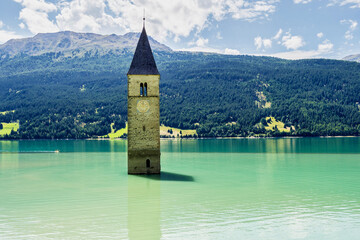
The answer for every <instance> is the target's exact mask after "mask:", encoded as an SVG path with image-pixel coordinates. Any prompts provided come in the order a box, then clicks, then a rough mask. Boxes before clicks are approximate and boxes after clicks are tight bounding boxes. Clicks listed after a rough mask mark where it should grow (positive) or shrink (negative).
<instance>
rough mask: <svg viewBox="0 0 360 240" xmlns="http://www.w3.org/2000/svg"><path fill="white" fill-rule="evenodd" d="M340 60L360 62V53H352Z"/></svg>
mask: <svg viewBox="0 0 360 240" xmlns="http://www.w3.org/2000/svg"><path fill="white" fill-rule="evenodd" d="M342 60H345V61H354V62H359V63H360V54H352V55H349V56H346V57H344V58H343V59H342Z"/></svg>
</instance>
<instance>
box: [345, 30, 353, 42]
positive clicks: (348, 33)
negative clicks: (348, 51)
mask: <svg viewBox="0 0 360 240" xmlns="http://www.w3.org/2000/svg"><path fill="white" fill-rule="evenodd" d="M344 37H345V39H346V40H351V39H353V38H354V35H353V34H352V32H351V31H350V30H349V31H346V32H345V36H344Z"/></svg>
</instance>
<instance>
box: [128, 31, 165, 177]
mask: <svg viewBox="0 0 360 240" xmlns="http://www.w3.org/2000/svg"><path fill="white" fill-rule="evenodd" d="M127 77H128V174H160V104H159V103H160V99H159V81H160V73H159V71H158V69H157V67H156V63H155V59H154V56H153V54H152V51H151V47H150V43H149V39H148V37H147V34H146V31H145V25H144V27H143V29H142V32H141V35H140V39H139V42H138V44H137V46H136V50H135V53H134V57H133V60H132V62H131V65H130V69H129V72H128V73H127Z"/></svg>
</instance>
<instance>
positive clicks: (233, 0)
mask: <svg viewBox="0 0 360 240" xmlns="http://www.w3.org/2000/svg"><path fill="white" fill-rule="evenodd" d="M224 2H225V6H226V8H228V12H229V13H230V14H231V15H232V17H233V18H235V19H245V20H248V21H253V20H255V19H256V18H267V17H269V14H271V13H274V12H275V9H276V6H275V4H276V3H277V2H279V0H263V1H244V0H240V1H239V0H225V1H224Z"/></svg>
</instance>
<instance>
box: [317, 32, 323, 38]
mask: <svg viewBox="0 0 360 240" xmlns="http://www.w3.org/2000/svg"><path fill="white" fill-rule="evenodd" d="M316 36H317V37H318V38H322V37H323V36H324V34H323V33H322V32H319V33H318V34H316Z"/></svg>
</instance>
